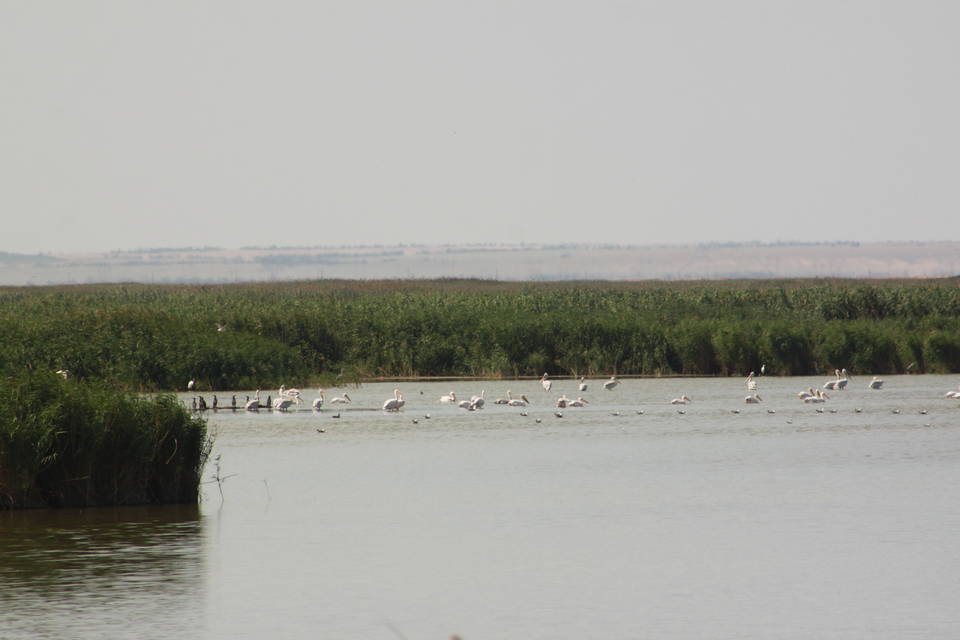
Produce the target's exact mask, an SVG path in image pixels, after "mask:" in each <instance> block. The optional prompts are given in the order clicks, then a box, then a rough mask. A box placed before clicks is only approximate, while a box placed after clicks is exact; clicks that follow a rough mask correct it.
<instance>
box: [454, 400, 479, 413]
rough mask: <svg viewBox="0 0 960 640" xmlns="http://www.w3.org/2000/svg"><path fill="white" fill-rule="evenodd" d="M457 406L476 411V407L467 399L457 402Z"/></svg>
mask: <svg viewBox="0 0 960 640" xmlns="http://www.w3.org/2000/svg"><path fill="white" fill-rule="evenodd" d="M457 406H458V407H460V408H461V409H466V410H467V411H476V409H477V408H476V407H475V406H473V403H472V402H470V401H469V400H461V401H460V402H458V403H457Z"/></svg>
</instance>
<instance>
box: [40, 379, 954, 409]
mask: <svg viewBox="0 0 960 640" xmlns="http://www.w3.org/2000/svg"><path fill="white" fill-rule="evenodd" d="M764 369H765V367H763V368H761V373H763V370H764ZM57 373H60V374H61V375H64V374H67V372H66V371H58V372H57ZM65 377H66V376H65ZM851 378H852V376H850V374H849V373H848V372H847V370H846V369H836V370H835V371H834V377H833V378H831V379H829V380H827V381H826V382H824V384H823V385H822V388H819V389H815V388H813V387H811V388H809V389H805V390H803V391H800V392H799V393H797V394H796V395H797V397H798V398H799V399H800V400H801V401H802V402H803V403H805V404H822V403H825V402H827V401H828V400H829V399H830V395H829V394H828V392H843V391H844V390H846V389H847V388H848V385H849V384H850V381H851ZM540 383H541V386H542V387H543V390H544V392H545V393H549V392H550V391H551V389H552V388H553V380H551V379H550V377H549V375H548V374H546V373H544V374H543V376H542V377H541V378H540ZM619 383H620V381H619V380H617V378H616V376H610V379H609V380H606V381H604V382H603V383H602V386H603V388H604V389H605V390H608V391H609V390H612V389H614V388H615V387H616V386H617V385H618V384H619ZM745 384H746V388H747V390H748V391H750V392H751V393H749V394H748V395H747V396H745V397H744V403H746V404H759V403H761V402H763V398H762V397H761V396H760V394H759V393H758V390H759V383H758V380H757V378H756V377H755V374H754V372H753V371H751V372H750V374H749V375H748V376H747V378H746V380H745ZM883 384H884V381H883V380H882V379H881V378H879V377H877V376H873V377H872V378H871V380H870V381H869V382H868V383H867V385H866V386H867V389H873V390H877V389H881V388H882V387H883ZM195 385H196V383H195V381H194V380H190V382H189V383H188V385H187V388H188V389H190V390H193V389H194V388H195ZM588 386H589V383H588V382H587V379H586V377H580V378H579V380H578V381H577V390H578V392H586V390H587V388H588ZM422 393H423V392H422V391H421V394H422ZM302 395H303V394H302V393H301V391H300V390H299V389H294V388H287V387H286V386H281V387H280V389H279V390H278V391H277V397H276V398H271V397H270V396H268V398H267V402H266V404H264V403H263V402H262V401H261V398H260V390H259V389H257V391H256V394H255V396H254V397H253V398H250V397H249V396H248V397H247V399H246V402H245V403H244V404H243V405H242V407H243V408H244V409H246V410H248V411H257V410H259V409H272V410H275V411H289V410H290V409H291V408H292V407H294V406H296V405H300V404H301V403H302V402H303V398H302ZM944 395H945V397H947V398H953V399H960V388H958V389H956V390H951V391H947V392H946V393H945V394H944ZM439 402H440V403H441V404H453V405H456V406H457V407H459V408H461V409H464V410H466V411H477V410H480V409H483V407H484V405H485V403H486V390H481V391H480V394H479V395H472V396H471V397H470V398H469V399H466V398H464V399H458V398H457V394H456V392H454V391H450V392H449V393H448V394H446V395H443V396H440V398H439ZM492 402H493V404H498V405H506V406H510V407H527V406H529V405H530V404H531V402H530V399H529V398H528V397H527V396H526V395H524V394H520V395H519V396H518V395H514V393H513V392H512V391H510V390H507V392H506V396H505V397H499V398H497V399H496V400H493V401H492ZM690 402H692V400H691V399H690V397H689V396H687V395H681V396H679V397H676V398H673V399H672V400H670V404H673V405H686V404H689V403H690ZM329 403H330V404H331V405H347V404H351V403H352V400H351V398H350V395H349V394H348V393H343V394H342V395H340V396H336V397H334V398H331V399H330V400H329ZM324 404H325V395H324V390H323V389H319V391H318V395H317V397H316V398H315V399H314V400H313V401H312V405H311V406H312V408H313V409H314V410H316V411H319V410H321V409H322V408H323V406H324ZM405 404H406V401H405V400H404V397H403V394H402V393H401V392H400V390H399V389H394V392H393V396H392V397H390V398H387V399H385V400H384V401H383V404H382V406H381V408H382V410H383V411H386V412H397V411H400V409H402V408H403V407H404V405H405ZM589 404H590V401H589V400H587V399H586V398H584V397H583V396H581V395H578V396H577V397H576V398H570V397H568V396H567V395H566V393H564V394H562V395H560V396H559V397H557V398H556V399H555V401H553V406H554V407H556V408H557V409H566V408H579V407H585V406H587V405H589ZM194 407H195V408H196V407H197V399H196V398H195V399H194ZM199 408H200V409H201V410H203V409H207V408H208V407H207V405H206V402H205V401H204V400H203V398H202V397H201V398H200V407H199ZM213 408H214V409H216V408H218V406H217V397H216V396H214V398H213ZM220 408H227V407H220ZM231 408H235V409H236V408H239V406H238V405H237V400H236V396H234V399H233V404H232V405H231ZM818 411H820V409H818ZM681 413H682V411H681ZM335 417H339V414H338V415H337V416H335Z"/></svg>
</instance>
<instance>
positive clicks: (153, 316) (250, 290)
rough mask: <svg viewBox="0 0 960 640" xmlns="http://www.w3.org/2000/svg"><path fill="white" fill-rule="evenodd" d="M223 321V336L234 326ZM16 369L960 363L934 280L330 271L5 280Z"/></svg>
mask: <svg viewBox="0 0 960 640" xmlns="http://www.w3.org/2000/svg"><path fill="white" fill-rule="evenodd" d="M218 324H219V325H221V326H223V327H224V330H222V331H220V330H218ZM0 335H3V336H4V340H3V343H2V345H0V367H12V368H14V369H22V368H28V369H36V370H43V371H52V370H56V369H69V370H70V371H71V372H72V374H73V375H74V376H75V377H77V378H80V379H103V380H109V381H110V382H111V384H113V385H115V386H118V387H123V388H128V389H146V390H154V389H177V388H180V389H182V388H183V387H184V386H185V384H186V382H187V380H189V379H191V378H195V379H196V380H197V381H198V383H199V384H200V385H202V387H203V388H214V389H225V388H255V387H264V388H269V387H272V386H276V385H279V384H281V383H286V384H305V383H308V382H313V381H320V382H324V383H327V384H329V383H332V382H333V380H332V378H333V377H334V376H341V378H340V379H341V380H343V381H352V380H355V379H361V378H365V377H375V376H415V375H420V376H461V375H472V376H523V375H539V374H541V373H543V372H544V371H548V372H550V373H551V374H553V375H564V374H569V375H594V374H596V375H600V374H610V373H617V374H621V375H625V374H651V375H656V374H663V375H666V374H697V375H745V374H746V373H748V372H750V371H751V370H753V371H756V370H758V369H759V367H760V365H761V364H762V363H763V364H766V366H767V371H768V374H769V373H772V374H775V375H807V374H814V373H823V372H832V371H833V369H834V368H840V367H845V368H847V369H848V370H850V371H851V372H852V373H860V374H866V373H878V374H883V373H896V372H903V371H906V370H908V369H909V370H910V371H914V372H956V371H960V288H958V287H957V281H956V280H953V279H943V280H923V281H846V280H837V281H833V280H829V281H828V280H806V281H804V280H798V281H723V282H687V283H662V282H643V283H608V282H603V283H590V282H577V283H535V284H532V283H502V282H494V281H469V280H467V281H454V280H441V281H370V282H345V281H318V282H294V283H282V284H278V283H256V284H244V285H223V286H200V285H197V286H149V285H100V286H78V287H41V288H6V289H2V290H0Z"/></svg>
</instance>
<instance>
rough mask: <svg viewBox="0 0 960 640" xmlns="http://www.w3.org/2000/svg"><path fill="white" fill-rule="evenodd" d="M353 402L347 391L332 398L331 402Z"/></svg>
mask: <svg viewBox="0 0 960 640" xmlns="http://www.w3.org/2000/svg"><path fill="white" fill-rule="evenodd" d="M351 402H353V400H351V399H350V396H349V395H348V394H347V392H346V391H344V392H343V395H342V396H337V397H335V398H330V404H350V403H351Z"/></svg>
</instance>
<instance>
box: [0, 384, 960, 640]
mask: <svg viewBox="0 0 960 640" xmlns="http://www.w3.org/2000/svg"><path fill="white" fill-rule="evenodd" d="M825 380H826V378H822V377H818V378H761V379H760V380H759V385H760V388H759V394H760V395H761V397H763V398H764V402H762V403H761V404H758V405H746V404H744V401H743V399H744V396H745V395H747V391H746V388H745V386H744V383H743V380H742V379H660V380H626V381H623V382H622V383H621V385H620V386H619V387H617V388H616V389H615V390H613V391H604V390H603V389H602V388H601V386H600V383H601V382H602V381H601V380H592V381H590V383H591V387H590V389H589V391H588V392H586V393H582V394H581V393H579V392H577V391H576V383H575V382H574V381H570V380H561V381H556V382H555V383H554V387H553V390H552V391H551V393H549V394H548V393H546V392H544V391H543V389H542V388H541V387H540V385H539V382H537V381H522V382H518V381H509V382H502V381H497V382H492V381H486V382H457V383H449V382H445V383H405V384H401V385H399V387H400V389H401V390H402V391H403V392H404V395H405V396H406V399H407V406H406V407H405V409H404V410H403V411H402V412H400V413H399V414H384V413H382V412H381V411H379V407H380V405H381V404H382V402H383V400H384V399H386V398H387V397H389V396H391V395H392V390H393V388H394V386H397V385H393V384H390V385H387V384H368V385H364V386H362V387H360V388H350V389H347V391H348V393H349V394H350V396H351V398H352V399H353V403H352V404H351V405H347V406H346V407H341V408H340V409H339V415H340V417H339V418H335V417H334V415H336V414H337V413H338V409H337V408H333V409H331V408H330V405H329V404H328V405H327V406H326V407H325V408H324V410H323V411H322V412H320V413H312V412H308V411H301V412H293V413H289V414H279V413H271V412H265V411H264V412H260V413H247V412H243V411H238V412H236V413H233V412H230V411H221V412H219V413H217V414H216V415H210V414H208V415H210V427H211V429H213V430H215V431H216V434H217V440H216V447H215V452H214V453H215V455H219V456H220V459H219V463H220V474H221V476H222V477H225V478H226V479H225V480H224V481H223V483H222V491H223V497H222V499H221V496H220V491H219V489H218V485H217V483H215V482H214V483H208V484H205V485H204V498H203V501H202V502H201V504H200V505H199V506H180V507H169V508H125V509H91V510H85V511H41V512H18V513H0V637H2V638H132V637H135V638H171V637H176V638H203V639H210V638H267V637H269V638H363V639H374V640H376V639H383V640H390V639H397V638H406V639H409V640H414V639H419V640H427V639H436V640H446V639H447V638H449V637H450V636H451V635H452V634H459V635H460V636H461V637H462V638H463V639H464V640H479V639H481V638H483V639H485V640H486V639H490V638H511V639H513V638H544V639H547V638H550V639H557V638H571V639H573V638H576V639H582V638H681V639H683V638H691V639H692V638H697V639H700V638H711V639H716V638H721V639H725V638H731V639H732V638H738V639H742V638H758V639H760V638H763V639H769V638H797V639H800V638H803V639H804V640H808V639H810V638H818V639H823V638H851V639H852V638H865V637H869V638H896V639H904V638H954V637H960V607H958V605H957V603H958V601H960V544H958V541H960V495H958V487H960V401H956V400H948V399H945V398H944V397H943V394H944V392H945V391H947V390H949V389H952V388H953V389H955V388H957V383H958V382H960V378H958V377H956V376H950V377H948V376H899V377H898V376H891V377H888V378H887V382H886V385H885V388H884V389H882V390H879V391H871V390H868V389H867V388H866V385H867V382H868V379H867V378H860V377H857V378H853V379H852V381H851V383H850V386H849V387H848V389H847V390H846V391H843V392H837V393H834V394H832V398H831V399H830V400H829V401H828V402H827V403H825V404H823V405H805V404H803V403H802V402H801V401H800V400H798V399H797V397H796V393H797V392H798V391H800V390H802V389H806V388H808V387H811V386H820V385H821V384H822V383H823V382H824V381H825ZM481 389H484V390H485V391H486V398H487V406H486V408H485V409H483V410H482V411H475V412H467V411H464V410H462V409H458V408H456V407H454V406H451V405H441V404H439V402H438V398H439V397H440V396H441V395H443V394H445V393H447V392H448V391H450V390H453V391H455V392H456V393H457V395H458V396H460V397H469V396H470V395H471V394H474V393H479V392H480V391H481ZM507 389H511V390H512V391H513V392H514V394H515V395H517V394H520V393H525V394H526V395H527V396H528V397H529V398H530V400H531V401H532V405H531V406H530V407H528V408H527V409H519V408H514V407H506V406H498V405H494V404H493V403H492V401H493V400H494V399H495V398H496V397H500V396H503V395H505V393H506V391H507ZM342 391H343V390H342V389H341V390H330V391H328V392H327V398H328V401H329V398H330V397H332V396H333V395H339V393H341V392H342ZM315 392H316V390H315V389H314V390H310V391H306V392H305V393H304V397H305V398H307V399H308V402H307V403H306V404H305V405H304V408H306V407H309V401H310V400H312V399H313V397H314V396H315V395H316V393H315ZM561 393H566V395H567V396H569V397H576V396H577V395H583V396H584V397H585V398H587V399H588V400H590V401H591V402H592V404H590V405H589V406H588V407H586V408H582V409H566V410H564V411H563V417H556V416H555V415H554V411H555V409H553V407H552V401H553V400H554V399H555V398H556V397H557V396H558V395H560V394H561ZM248 394H249V395H252V392H249V391H243V392H238V393H237V396H238V400H243V399H244V397H245V396H246V395H248ZM682 394H686V395H688V396H690V397H691V398H692V402H691V403H690V404H689V405H686V406H684V407H677V406H674V405H671V404H670V402H669V401H670V399H671V398H674V397H677V396H680V395H682ZM265 395H266V394H264V396H265ZM273 395H274V396H276V391H273ZM219 396H220V403H221V405H223V404H224V401H225V398H226V402H227V403H229V396H230V394H223V393H221V394H219ZM210 397H211V396H210V394H207V399H208V400H209V399H210ZM184 399H185V401H189V400H188V399H189V396H184ZM817 408H819V409H820V410H822V413H820V412H818V411H817ZM678 410H683V411H685V413H683V414H681V413H679V412H678ZM734 410H739V413H734ZM858 410H859V411H858ZM638 411H642V412H643V413H642V414H640V413H638ZM924 411H925V412H926V413H922V412H924ZM522 412H526V413H527V414H528V415H526V416H523V415H521V413H522ZM771 412H772V413H771ZM427 414H429V416H430V417H429V418H427V417H426V415H427ZM615 414H618V415H615ZM414 420H417V423H414ZM538 420H539V422H538ZM318 429H322V430H323V433H320V432H318ZM214 472H215V468H214V466H213V465H212V463H211V465H210V466H208V468H207V469H206V471H205V473H204V477H205V479H207V480H209V479H210V478H211V476H212V475H213V473H214Z"/></svg>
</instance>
